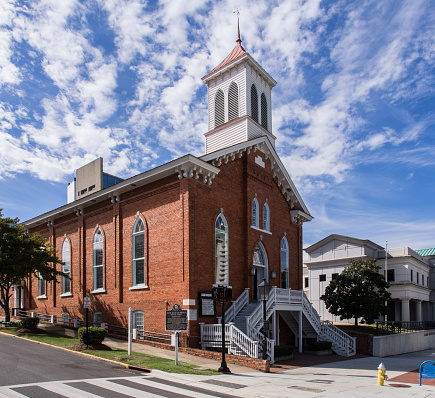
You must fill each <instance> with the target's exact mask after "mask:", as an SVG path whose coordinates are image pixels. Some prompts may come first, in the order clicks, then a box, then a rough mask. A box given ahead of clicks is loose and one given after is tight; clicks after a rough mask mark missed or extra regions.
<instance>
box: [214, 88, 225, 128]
mask: <svg viewBox="0 0 435 398" xmlns="http://www.w3.org/2000/svg"><path fill="white" fill-rule="evenodd" d="M224 123H225V95H224V92H223V91H222V90H221V89H219V90H218V91H217V93H216V97H215V99H214V126H215V127H219V126H220V125H221V124H224Z"/></svg>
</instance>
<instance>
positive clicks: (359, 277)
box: [320, 259, 391, 326]
mask: <svg viewBox="0 0 435 398" xmlns="http://www.w3.org/2000/svg"><path fill="white" fill-rule="evenodd" d="M350 264H351V265H350V266H349V267H347V268H345V269H344V270H343V272H342V273H341V274H340V275H338V276H337V277H336V278H335V279H334V280H332V281H331V283H330V284H329V285H328V286H327V287H326V289H325V294H324V295H323V296H321V297H320V299H321V300H323V301H324V302H325V306H326V308H327V309H328V311H329V312H330V313H331V314H333V315H337V316H340V319H341V320H343V319H352V318H355V326H357V325H358V319H359V318H362V319H361V323H373V322H374V320H375V319H376V318H378V317H379V316H380V315H386V314H388V313H389V310H388V308H387V306H386V305H385V302H386V301H387V300H389V299H390V298H391V294H390V292H389V291H388V290H387V289H388V287H389V284H388V283H387V282H386V280H385V278H384V277H383V276H382V275H381V274H380V273H379V269H380V267H379V266H377V265H376V262H375V260H373V259H367V260H351V261H350Z"/></svg>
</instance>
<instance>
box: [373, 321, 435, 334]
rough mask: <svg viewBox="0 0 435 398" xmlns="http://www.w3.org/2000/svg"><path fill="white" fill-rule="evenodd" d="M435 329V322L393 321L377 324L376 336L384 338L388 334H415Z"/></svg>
mask: <svg viewBox="0 0 435 398" xmlns="http://www.w3.org/2000/svg"><path fill="white" fill-rule="evenodd" d="M429 329H435V322H434V321H422V322H413V321H410V322H405V321H403V322H402V321H392V322H376V336H384V335H388V334H400V333H408V332H415V331H419V330H429Z"/></svg>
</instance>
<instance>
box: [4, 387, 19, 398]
mask: <svg viewBox="0 0 435 398" xmlns="http://www.w3.org/2000/svg"><path fill="white" fill-rule="evenodd" d="M2 391H3V392H2ZM2 391H0V398H23V397H25V395H23V394H20V393H18V392H16V391H14V390H10V389H6V388H5V389H4V390H3V389H2Z"/></svg>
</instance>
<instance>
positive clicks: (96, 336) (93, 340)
mask: <svg viewBox="0 0 435 398" xmlns="http://www.w3.org/2000/svg"><path fill="white" fill-rule="evenodd" d="M106 334H107V330H106V329H103V328H99V327H96V326H91V327H90V328H89V341H88V343H89V344H99V343H102V342H103V340H104V338H105V337H106ZM79 339H80V341H81V342H82V343H84V344H86V327H82V328H80V329H79Z"/></svg>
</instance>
